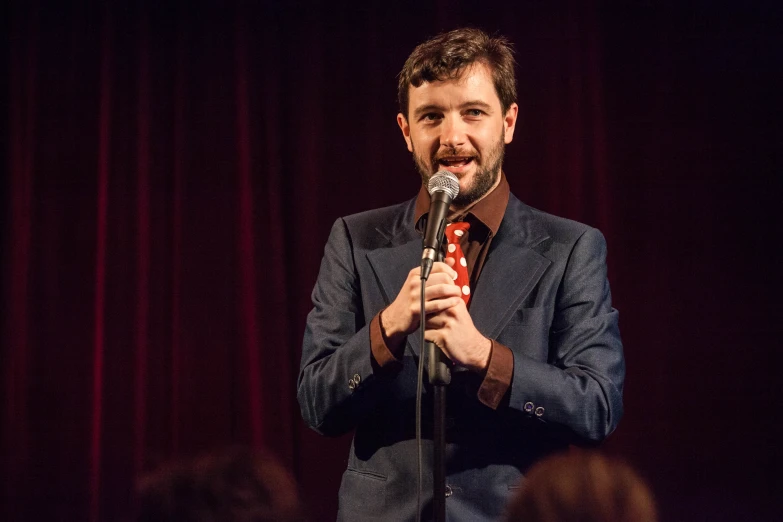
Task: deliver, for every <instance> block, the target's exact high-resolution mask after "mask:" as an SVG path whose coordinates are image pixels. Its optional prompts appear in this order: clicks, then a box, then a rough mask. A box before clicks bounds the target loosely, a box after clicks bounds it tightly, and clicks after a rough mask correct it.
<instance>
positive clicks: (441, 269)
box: [432, 261, 457, 279]
mask: <svg viewBox="0 0 783 522" xmlns="http://www.w3.org/2000/svg"><path fill="white" fill-rule="evenodd" d="M452 264H453V261H452ZM437 273H445V274H449V275H450V276H451V277H452V278H454V279H456V278H457V272H456V271H454V269H453V268H451V267H450V266H449V265H447V264H446V263H444V262H442V261H438V262H437V263H435V264H433V265H432V274H437Z"/></svg>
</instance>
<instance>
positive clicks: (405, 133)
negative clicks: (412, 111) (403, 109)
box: [397, 113, 413, 152]
mask: <svg viewBox="0 0 783 522" xmlns="http://www.w3.org/2000/svg"><path fill="white" fill-rule="evenodd" d="M397 125H399V126H400V130H401V131H402V137H403V138H405V143H407V144H408V152H413V146H412V145H411V126H410V125H408V120H407V119H406V118H405V116H404V115H403V114H402V113H399V114H397Z"/></svg>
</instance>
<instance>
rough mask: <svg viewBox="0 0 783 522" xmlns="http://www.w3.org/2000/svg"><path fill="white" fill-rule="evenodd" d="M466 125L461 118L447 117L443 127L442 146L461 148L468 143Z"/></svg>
mask: <svg viewBox="0 0 783 522" xmlns="http://www.w3.org/2000/svg"><path fill="white" fill-rule="evenodd" d="M467 141H468V137H467V128H466V123H465V122H464V121H462V118H460V117H454V116H447V117H446V118H444V119H443V124H442V125H441V134H440V144H441V145H442V146H445V147H452V148H456V149H458V148H460V147H461V146H462V145H465V143H467Z"/></svg>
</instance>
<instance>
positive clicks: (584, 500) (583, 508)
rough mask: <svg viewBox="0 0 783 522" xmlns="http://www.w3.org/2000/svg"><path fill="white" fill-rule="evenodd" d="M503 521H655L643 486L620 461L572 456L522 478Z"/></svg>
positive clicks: (542, 464) (557, 457)
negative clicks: (522, 480) (520, 485)
mask: <svg viewBox="0 0 783 522" xmlns="http://www.w3.org/2000/svg"><path fill="white" fill-rule="evenodd" d="M506 520H507V521H508V522H517V521H520V522H521V521H524V522H656V521H657V520H658V518H657V514H656V509H655V502H654V500H653V497H652V494H651V492H650V489H649V488H648V487H647V485H646V484H645V483H644V481H643V480H642V479H641V478H640V477H639V475H637V473H636V472H635V471H634V470H633V469H631V467H630V466H628V465H626V464H623V463H621V462H618V461H615V460H612V459H608V458H606V457H603V456H601V455H599V454H597V453H592V452H584V451H572V452H568V453H564V454H561V455H555V456H553V457H549V458H547V459H545V460H543V461H541V462H539V463H538V464H536V465H535V466H533V467H532V468H531V470H530V472H529V473H528V474H527V475H526V476H525V480H524V482H523V483H522V487H521V488H520V490H519V491H518V493H517V495H516V496H515V497H514V498H512V500H511V502H510V503H509V505H508V509H507V518H506Z"/></svg>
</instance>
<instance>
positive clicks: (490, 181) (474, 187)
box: [411, 132, 506, 208]
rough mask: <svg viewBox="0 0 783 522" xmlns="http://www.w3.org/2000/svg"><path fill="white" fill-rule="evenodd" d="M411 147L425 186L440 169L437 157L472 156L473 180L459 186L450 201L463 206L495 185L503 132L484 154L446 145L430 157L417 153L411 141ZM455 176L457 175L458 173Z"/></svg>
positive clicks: (472, 201)
mask: <svg viewBox="0 0 783 522" xmlns="http://www.w3.org/2000/svg"><path fill="white" fill-rule="evenodd" d="M411 147H412V148H413V153H412V155H413V163H414V164H415V165H416V170H418V171H419V174H420V175H421V180H422V182H423V183H424V186H425V187H426V186H427V185H428V184H429V181H430V178H431V177H432V176H433V175H434V174H435V173H436V172H438V171H439V170H442V167H441V165H440V163H439V161H438V159H439V158H442V157H444V156H472V157H473V161H474V162H475V163H476V172H475V174H474V175H473V182H472V183H471V184H470V185H469V186H467V187H465V188H464V189H463V188H460V192H459V194H458V195H457V197H456V198H454V201H452V203H451V204H452V205H453V206H454V207H456V208H464V207H467V206H468V205H470V204H472V203H475V202H476V201H478V200H479V199H481V198H482V197H484V196H485V195H486V194H487V192H489V191H490V190H491V189H492V187H494V186H495V183H496V182H497V180H498V177H499V176H500V168H501V167H502V166H503V155H504V153H505V148H506V145H505V140H504V133H503V132H501V133H500V138H499V139H498V141H497V142H496V143H495V145H494V146H492V147H491V148H490V149H489V150H488V151H487V153H486V155H485V156H479V154H478V153H477V152H476V151H474V150H470V151H466V150H464V149H457V148H454V147H448V148H446V149H442V150H440V151H438V152H437V153H435V154H433V155H432V156H431V157H430V158H425V157H423V156H422V155H419V154H417V152H416V148H415V147H413V143H412V142H411ZM457 177H459V175H458V176H457Z"/></svg>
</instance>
